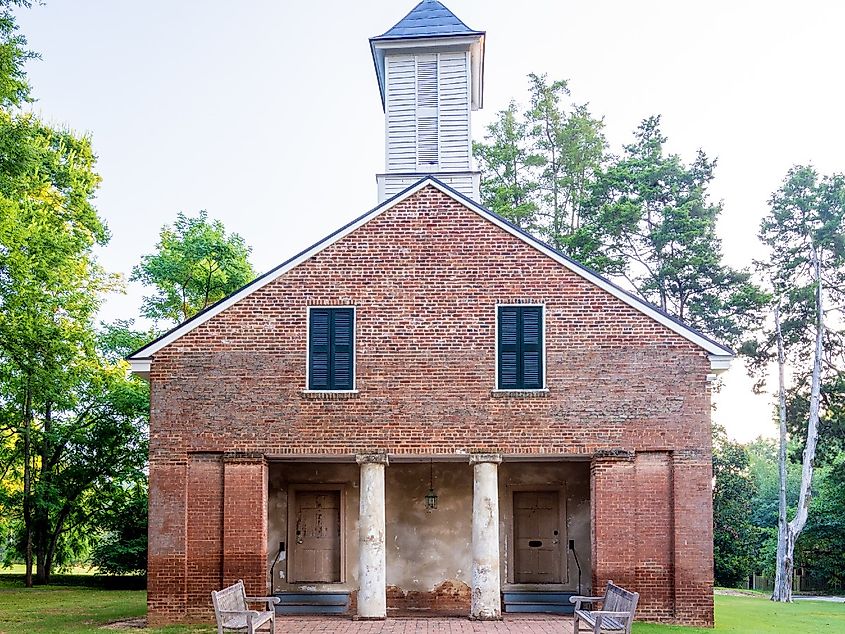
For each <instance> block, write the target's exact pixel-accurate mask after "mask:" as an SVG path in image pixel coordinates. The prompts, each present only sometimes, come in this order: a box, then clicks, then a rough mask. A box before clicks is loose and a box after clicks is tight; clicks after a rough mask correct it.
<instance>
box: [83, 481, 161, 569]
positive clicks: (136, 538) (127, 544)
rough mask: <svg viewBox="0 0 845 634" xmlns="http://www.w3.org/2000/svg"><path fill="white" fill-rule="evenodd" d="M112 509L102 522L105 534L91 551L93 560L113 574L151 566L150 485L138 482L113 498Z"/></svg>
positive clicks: (94, 563)
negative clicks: (149, 551) (149, 558)
mask: <svg viewBox="0 0 845 634" xmlns="http://www.w3.org/2000/svg"><path fill="white" fill-rule="evenodd" d="M110 502H111V508H110V509H109V513H108V514H107V515H106V516H105V517H104V519H103V521H102V522H100V528H101V529H102V530H104V531H105V534H104V535H103V536H102V538H101V539H100V540H99V541H98V542H97V544H96V545H95V546H94V548H93V550H92V552H91V563H92V564H93V565H95V566H96V567H97V569H98V570H99V571H100V572H104V573H107V574H112V575H127V574H138V573H144V572H146V570H147V488H146V482H142V483H138V484H136V485H135V486H132V487H131V488H129V489H127V490H125V491H123V492H122V494H121V495H116V496H113V497H112V498H111V500H110Z"/></svg>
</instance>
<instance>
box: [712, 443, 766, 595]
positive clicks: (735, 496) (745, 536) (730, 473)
mask: <svg viewBox="0 0 845 634" xmlns="http://www.w3.org/2000/svg"><path fill="white" fill-rule="evenodd" d="M749 465H750V459H749V454H748V451H747V450H746V448H745V447H744V446H743V445H740V444H739V443H735V442H731V441H730V440H728V437H727V434H726V433H725V430H724V429H723V428H720V427H716V428H715V429H714V433H713V477H714V480H715V485H714V487H713V564H714V574H715V579H716V583H717V584H719V585H723V586H729V587H736V586H739V585H740V584H741V582H742V581H744V580H745V579H747V578H748V575H749V574H751V573H752V572H753V568H754V565H753V562H754V545H755V542H756V541H757V536H756V527H755V526H754V524H753V523H752V521H751V520H752V503H753V501H754V498H755V496H756V493H757V491H756V488H755V484H754V481H753V480H752V478H751V475H750V472H749Z"/></svg>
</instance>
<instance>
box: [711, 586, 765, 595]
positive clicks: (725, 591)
mask: <svg viewBox="0 0 845 634" xmlns="http://www.w3.org/2000/svg"><path fill="white" fill-rule="evenodd" d="M713 594H721V595H723V596H726V597H761V596H763V595H762V594H760V593H759V592H754V591H753V590H737V589H736V588H716V589H715V590H713Z"/></svg>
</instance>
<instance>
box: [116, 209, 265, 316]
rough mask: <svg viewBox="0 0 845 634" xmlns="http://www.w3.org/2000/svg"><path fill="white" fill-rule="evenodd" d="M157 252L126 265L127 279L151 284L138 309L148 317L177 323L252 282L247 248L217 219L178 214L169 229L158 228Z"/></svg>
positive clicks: (240, 239)
mask: <svg viewBox="0 0 845 634" xmlns="http://www.w3.org/2000/svg"><path fill="white" fill-rule="evenodd" d="M156 248H157V249H158V251H157V252H156V253H154V254H151V255H145V256H143V258H142V259H141V264H140V265H138V266H136V267H135V268H134V269H132V277H131V279H132V280H137V281H140V282H142V283H143V284H146V285H148V286H152V287H154V288H155V290H156V294H155V295H151V296H148V297H145V298H144V305H143V308H142V313H143V314H144V316H145V317H149V318H151V319H154V320H165V321H172V322H176V323H179V322H182V321H185V320H186V319H188V318H190V317H192V316H193V315H195V314H196V313H198V312H200V311H202V310H204V309H206V308H208V307H209V306H211V305H212V304H214V303H215V302H217V301H219V300H221V299H223V298H224V297H226V296H227V295H229V294H230V293H233V292H234V291H236V290H237V289H239V288H240V287H242V286H244V285H245V284H247V283H248V282H250V281H252V280H253V278H254V277H255V273H254V271H253V269H252V265H251V264H250V263H249V253H250V248H249V247H247V246H246V244H244V241H243V239H242V238H241V237H240V236H239V235H238V234H236V233H233V234H229V235H227V234H226V230H225V227H224V226H223V223H222V222H220V221H219V220H213V221H209V220H208V214H207V213H206V212H205V211H201V212H200V213H199V216H198V217H197V218H189V217H188V216H186V215H185V214H183V213H179V214H178V215H177V217H176V222H175V223H174V224H173V227H172V228H171V227H169V226H167V225H165V226H164V227H162V229H161V233H160V235H159V242H158V244H157V245H156Z"/></svg>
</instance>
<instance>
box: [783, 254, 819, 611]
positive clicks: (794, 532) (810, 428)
mask: <svg viewBox="0 0 845 634" xmlns="http://www.w3.org/2000/svg"><path fill="white" fill-rule="evenodd" d="M812 258H813V261H812V265H813V281H814V282H815V286H816V345H815V351H814V353H813V376H812V381H811V383H810V414H809V417H808V419H807V444H806V446H805V447H804V456H803V461H802V466H801V491H800V493H799V495H798V510H797V511H796V512H795V517H794V518H792V521H791V522H790V523H789V524H788V525H787V527H786V536H785V537H786V540H785V543H784V553H783V559H782V560H779V561H778V570H777V572H778V573H780V574H781V575H782V577H785V578H781V580H780V581H781V589H782V588H783V586H784V585H785V586H786V587H787V588H788V594H786V596H785V597H784V596H780V594H779V593H778V588H777V586H776V589H775V593H774V594H772V599H773V600H775V601H791V600H792V569H793V563H794V562H793V554H794V549H795V540H797V539H798V536H799V535H800V534H801V531H803V530H804V526H806V524H807V514H808V512H809V510H810V498H811V497H812V492H811V486H812V484H813V467H814V462H815V459H816V442H817V440H818V436H819V402H820V400H821V399H820V396H821V374H822V355H823V353H824V348H823V345H822V344H823V340H824V307H823V305H822V276H821V261H820V260H819V255H818V253H817V252H816V250H815V248H814V249H813V252H812ZM780 547H781V545H780V539H778V554H779V555H780Z"/></svg>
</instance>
